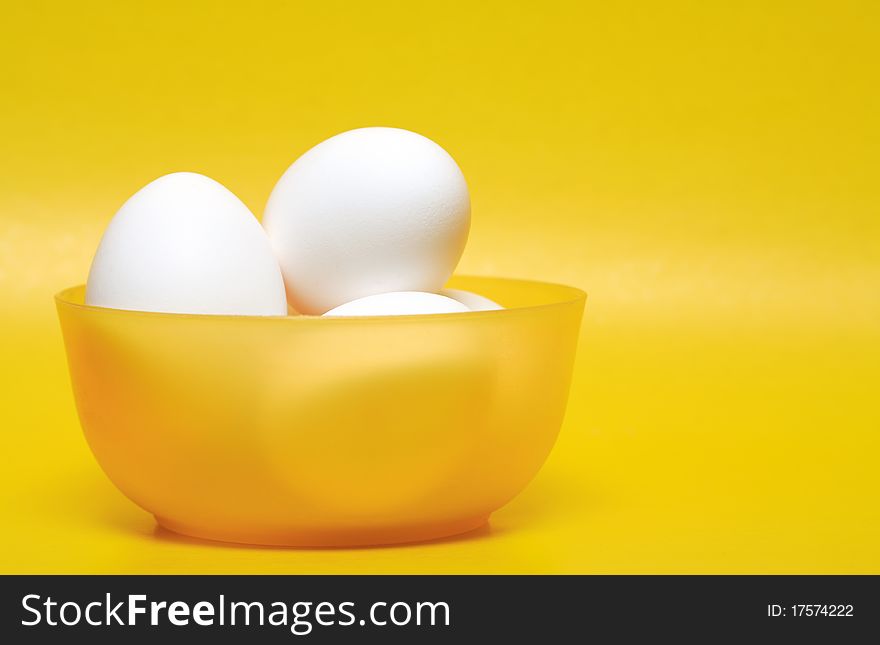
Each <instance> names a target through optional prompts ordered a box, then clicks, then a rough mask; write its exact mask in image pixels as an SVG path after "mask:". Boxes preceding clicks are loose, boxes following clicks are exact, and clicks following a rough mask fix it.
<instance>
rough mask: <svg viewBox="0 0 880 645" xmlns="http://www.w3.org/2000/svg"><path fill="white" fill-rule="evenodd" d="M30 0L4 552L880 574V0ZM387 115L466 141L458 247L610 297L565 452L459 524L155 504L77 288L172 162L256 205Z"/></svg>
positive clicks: (473, 256)
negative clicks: (196, 534)
mask: <svg viewBox="0 0 880 645" xmlns="http://www.w3.org/2000/svg"><path fill="white" fill-rule="evenodd" d="M7 4H8V6H6V7H5V8H4V10H3V16H2V20H0V91H2V100H0V146H2V155H0V289H2V298H0V313H2V316H3V318H2V326H0V332H2V334H0V356H2V368H0V369H2V373H0V379H2V380H0V406H2V408H0V423H2V430H0V431H2V437H3V455H4V459H3V466H2V468H0V496H2V497H0V499H2V501H0V504H2V506H0V514H2V518H3V520H2V521H3V527H2V534H0V571H3V572H279V573H280V572H382V573H391V572H505V573H513V572H563V573H575V572H603V573H604V572H614V573H617V572H676V573H686V572H798V573H807V572H864V573H867V572H873V573H880V463H878V461H880V434H878V433H880V423H878V420H880V411H878V410H880V396H878V389H880V387H878V385H880V260H878V257H880V188H878V176H880V119H878V114H880V101H878V98H880V90H878V87H880V79H878V69H880V66H878V64H880V56H878V43H880V22H878V21H880V4H878V3H876V2H870V1H865V2H842V1H839V0H838V1H832V0H829V1H827V2H807V1H798V2H765V1H747V2H700V1H694V2H683V1H677V0H676V1H669V0H667V1H663V2H659V1H658V2H577V3H557V2H550V1H543V2H538V3H533V4H528V5H527V4H520V3H515V2H510V1H509V0H508V1H506V2H473V1H468V2H461V3H446V2H443V3H411V2H400V3H387V2H375V1H372V2H368V3H362V4H354V3H350V2H339V3H336V2H308V3H306V2H301V3H300V2H271V3H267V2H261V1H259V0H249V1H248V2H241V3H229V4H227V3H223V2H217V1H213V2H197V3H196V2H192V3H189V2H178V1H174V2H164V1H163V2H157V1H150V2H143V3H110V2H97V3H96V2H76V3H43V2H28V3H25V2H21V3H7ZM365 125H394V126H400V127H404V128H409V129H412V130H415V131H418V132H421V133H423V134H425V135H427V136H430V137H431V138H433V139H435V140H436V141H438V142H439V143H440V144H441V145H443V146H444V147H445V148H447V149H448V150H449V151H450V153H451V154H452V155H453V156H454V157H455V158H456V159H457V160H458V162H459V163H460V165H461V167H462V169H463V170H464V173H465V175H466V176H467V178H468V180H469V183H470V186H471V191H472V196H473V213H474V219H473V228H472V233H471V239H470V243H469V246H468V248H467V250H466V252H465V255H464V258H463V260H462V262H461V265H460V269H459V270H460V271H461V272H465V273H476V274H491V275H502V276H513V277H526V278H535V279H544V280H550V281H558V282H563V283H568V284H572V285H575V286H579V287H581V288H583V289H585V290H586V291H588V292H589V293H590V301H589V303H588V305H587V313H586V317H585V320H584V327H583V334H582V338H581V347H580V353H579V357H578V361H577V368H576V372H575V377H574V383H573V389H572V399H571V403H570V406H569V411H568V416H567V419H566V422H565V425H564V427H563V430H562V434H561V436H560V440H559V442H558V444H557V447H556V449H555V451H554V453H553V455H552V456H551V458H550V460H549V461H548V463H547V465H546V467H545V468H544V470H543V471H542V472H541V474H540V475H539V476H538V478H537V479H536V480H535V481H534V483H533V484H532V485H531V486H530V487H529V488H528V489H527V490H526V491H525V492H524V493H523V494H522V495H521V496H520V497H518V498H517V499H516V500H515V501H514V502H512V503H511V504H510V505H509V506H507V507H506V508H504V509H503V510H501V511H500V512H498V513H497V514H496V515H495V516H494V517H493V521H492V524H491V528H490V529H487V530H481V531H478V532H477V533H475V534H472V535H469V536H465V537H463V538H459V539H451V540H445V541H440V542H435V543H429V544H422V545H413V546H405V547H396V548H377V549H365V550H285V549H267V548H246V547H234V546H225V545H220V544H212V543H200V542H197V541H194V540H189V539H185V538H178V537H175V536H173V535H171V534H168V533H162V532H157V531H156V529H155V527H154V523H153V519H152V517H150V516H149V515H147V514H146V513H144V512H143V511H141V510H139V509H138V508H137V507H135V506H134V505H133V504H131V503H130V502H128V501H127V500H126V499H125V498H124V497H123V496H122V495H121V494H120V493H118V492H117V491H116V490H115V489H114V488H113V487H112V485H111V484H110V483H109V482H108V481H107V479H106V478H105V477H104V476H103V475H102V473H101V472H100V470H99V468H98V466H97V465H96V463H95V462H94V460H93V459H92V457H91V455H90V454H89V451H88V448H87V446H86V444H85V441H84V440H83V438H82V435H81V432H80V429H79V426H78V422H77V419H76V415H75V411H74V406H73V400H72V397H71V393H70V389H69V383H68V376H67V371H66V370H67V368H66V364H65V359H64V354H63V348H62V344H61V337H60V333H59V330H58V327H57V321H56V318H55V312H54V307H53V303H52V295H53V294H54V293H55V292H56V291H58V290H60V289H61V288H63V287H67V286H69V285H72V284H76V283H81V282H83V281H84V280H85V277H86V274H87V270H88V266H89V262H90V260H91V256H92V253H93V252H94V249H95V248H96V245H97V243H98V241H99V239H100V235H101V232H102V230H103V227H104V226H105V225H106V224H107V222H108V221H109V219H110V217H111V216H112V215H113V213H114V212H115V210H116V209H117V208H118V207H119V205H120V204H121V203H122V202H123V201H124V200H125V199H126V198H127V197H128V196H129V195H130V194H131V193H133V192H134V191H135V190H137V189H138V188H140V187H141V186H142V185H143V184H145V183H147V182H148V181H150V180H151V179H153V178H155V177H157V176H158V175H161V174H164V173H167V172H171V171H177V170H192V171H197V172H203V173H206V174H208V175H210V176H212V177H214V178H215V179H217V180H219V181H221V182H222V183H224V184H225V185H227V186H228V187H229V188H230V189H231V190H233V191H234V192H236V193H237V194H238V195H239V196H240V197H242V199H243V200H244V201H245V202H246V203H247V204H248V205H249V206H250V207H251V208H252V209H253V210H254V212H255V213H256V214H257V215H258V216H259V215H260V213H261V212H262V208H263V205H264V203H265V201H266V198H267V197H268V194H269V192H270V190H271V188H272V186H273V184H274V182H275V180H276V179H277V178H278V176H279V175H280V174H281V172H282V171H283V170H284V169H285V168H286V167H287V166H288V165H289V164H290V163H291V162H292V161H293V160H294V159H295V158H296V157H297V156H298V155H299V154H301V153H302V152H304V151H305V150H306V149H308V148H309V147H311V146H312V145H314V144H315V143H317V142H319V141H320V140H322V139H324V138H326V137H328V136H330V135H332V134H335V133H337V132H340V131H343V130H347V129H350V128H354V127H358V126H365ZM524 395H527V393H524Z"/></svg>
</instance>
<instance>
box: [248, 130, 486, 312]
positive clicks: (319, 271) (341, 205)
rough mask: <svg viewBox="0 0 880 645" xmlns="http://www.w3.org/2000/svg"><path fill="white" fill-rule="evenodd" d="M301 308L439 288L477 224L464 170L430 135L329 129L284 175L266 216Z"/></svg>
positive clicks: (291, 296)
mask: <svg viewBox="0 0 880 645" xmlns="http://www.w3.org/2000/svg"><path fill="white" fill-rule="evenodd" d="M263 225H264V226H265V228H266V231H267V232H268V233H269V238H270V240H271V241H272V246H273V247H274V249H275V253H276V255H277V256H278V259H279V262H280V264H281V270H282V272H283V274H284V281H285V284H286V286H287V296H288V299H289V300H290V303H291V305H292V306H293V307H294V308H296V310H297V311H300V312H302V313H310V314H314V313H323V312H325V311H327V310H329V309H332V308H333V307H336V306H338V305H340V304H342V303H345V302H349V301H351V300H355V299H357V298H362V297H364V296H370V295H374V294H378V293H387V292H392V291H427V292H437V291H439V290H440V289H441V288H442V287H443V285H444V284H445V282H446V280H447V279H448V278H449V276H450V275H452V272H453V270H454V269H455V266H456V264H457V263H458V260H459V258H460V257H461V253H462V251H463V250H464V245H465V242H466V241H467V236H468V230H469V228H470V196H469V194H468V188H467V183H466V182H465V179H464V175H462V173H461V170H460V169H459V167H458V165H456V163H455V161H454V160H453V159H452V157H450V156H449V154H448V153H447V152H446V151H445V150H443V148H441V147H440V146H438V145H437V144H436V143H434V142H433V141H431V140H430V139H426V138H425V137H423V136H421V135H418V134H415V133H414V132H409V131H407V130H400V129H397V128H362V129H359V130H351V131H349V132H344V133H342V134H339V135H336V136H335V137H332V138H330V139H327V140H326V141H324V142H323V143H320V144H318V145H317V146H315V147H314V148H312V149H311V150H309V151H308V152H306V153H305V154H304V155H303V156H301V157H300V158H299V159H297V160H296V161H295V162H294V163H293V165H292V166H290V168H288V169H287V171H286V172H285V173H284V175H283V176H282V177H281V179H280V180H279V181H278V183H277V184H276V186H275V188H274V190H273V191H272V195H271V196H270V198H269V202H268V204H267V206H266V212H265V214H264V217H263Z"/></svg>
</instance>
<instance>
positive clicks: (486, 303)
mask: <svg viewBox="0 0 880 645" xmlns="http://www.w3.org/2000/svg"><path fill="white" fill-rule="evenodd" d="M440 295H443V296H446V297H447V298H452V299H453V300H457V301H458V302H460V303H461V304H463V305H464V306H465V307H467V308H468V309H470V310H471V311H494V310H495V309H504V307H502V306H501V305H499V304H498V303H497V302H495V301H494V300H489V299H488V298H486V297H485V296H481V295H479V294H477V293H473V292H472V291H462V290H461V289H442V290H441V291H440Z"/></svg>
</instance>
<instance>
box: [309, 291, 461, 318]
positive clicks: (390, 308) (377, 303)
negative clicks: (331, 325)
mask: <svg viewBox="0 0 880 645" xmlns="http://www.w3.org/2000/svg"><path fill="white" fill-rule="evenodd" d="M466 311H470V309H468V308H467V307H465V306H464V305H463V304H461V303H460V302H458V301H457V300H453V299H452V298H447V297H446V296H441V295H438V294H436V293H424V292H420V291H395V292H392V293H380V294H376V295H373V296H366V297H364V298H358V299H357V300H352V301H351V302H346V303H344V304H342V305H339V306H338V307H335V308H333V309H331V310H330V311H328V312H327V313H325V314H324V316H326V317H334V316H408V315H415V314H454V313H462V312H466Z"/></svg>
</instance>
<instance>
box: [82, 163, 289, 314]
mask: <svg viewBox="0 0 880 645" xmlns="http://www.w3.org/2000/svg"><path fill="white" fill-rule="evenodd" d="M86 303H87V304H89V305H96V306H99V307H110V308H113V309H132V310H138V311H163V312H171V313H197V314H236V315H254V316H284V315H286V314H287V300H286V297H285V292H284V281H283V279H282V276H281V269H280V267H279V266H278V260H277V259H276V258H275V255H274V254H273V252H272V246H271V244H270V243H269V239H268V237H267V236H266V233H265V231H264V230H263V228H262V227H261V226H260V223H259V222H258V221H257V219H256V218H255V217H254V215H253V213H251V212H250V210H248V208H247V206H245V205H244V204H243V203H242V202H241V200H239V199H238V197H236V196H235V195H233V194H232V193H231V192H230V191H229V190H227V189H226V188H225V187H223V186H222V185H221V184H219V183H217V182H216V181H214V180H213V179H210V178H208V177H205V176H204V175H199V174H196V173H191V172H178V173H173V174H170V175H165V176H164V177H160V178H159V179H156V180H155V181H153V182H151V183H149V184H147V185H146V186H144V187H143V188H142V189H141V190H139V191H138V192H136V193H135V194H134V195H133V196H132V197H131V198H129V200H128V201H126V202H125V204H123V205H122V208H120V209H119V211H118V212H117V213H116V215H115V216H114V217H113V219H112V220H111V222H110V224H109V226H108V227H107V230H106V231H105V232H104V237H103V238H102V239H101V244H100V246H99V247H98V251H97V253H96V254H95V259H94V260H93V261H92V267H91V270H90V271H89V279H88V283H87V285H86Z"/></svg>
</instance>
